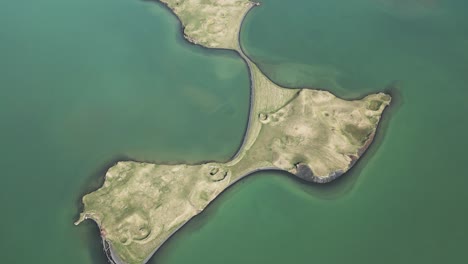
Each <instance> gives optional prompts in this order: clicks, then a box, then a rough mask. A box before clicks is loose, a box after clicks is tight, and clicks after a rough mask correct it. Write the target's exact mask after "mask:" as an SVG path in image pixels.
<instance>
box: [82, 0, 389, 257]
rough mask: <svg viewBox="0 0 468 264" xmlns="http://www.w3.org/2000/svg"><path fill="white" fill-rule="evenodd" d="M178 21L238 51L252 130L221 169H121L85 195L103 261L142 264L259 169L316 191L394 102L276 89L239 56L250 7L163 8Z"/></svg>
mask: <svg viewBox="0 0 468 264" xmlns="http://www.w3.org/2000/svg"><path fill="white" fill-rule="evenodd" d="M160 1H161V2H162V3H163V4H164V5H166V6H167V7H168V9H170V10H171V11H172V12H173V13H174V14H175V15H176V16H177V17H178V19H179V20H180V21H181V24H182V28H183V34H184V36H185V38H186V39H187V40H188V41H189V42H191V43H194V44H197V45H201V46H204V47H206V48H216V49H230V50H234V51H236V52H237V53H238V54H239V56H241V57H242V59H243V60H244V61H245V63H246V64H247V66H248V68H249V73H250V77H251V98H250V102H251V105H250V112H249V122H248V127H247V131H246V134H245V136H244V141H243V144H242V146H241V147H240V149H239V150H238V152H237V154H236V155H235V156H234V157H233V158H232V159H231V160H230V161H228V162H226V163H216V162H209V163H202V164H179V165H167V164H152V163H144V162H133V161H121V162H118V163H116V164H115V165H114V166H113V167H111V168H110V169H109V170H108V171H107V173H106V175H105V181H104V184H103V185H102V187H100V188H99V189H98V190H96V191H94V192H92V193H89V194H87V195H85V196H84V197H83V199H82V201H83V204H84V209H83V212H82V213H81V214H80V217H79V219H78V220H77V221H76V223H75V224H77V225H78V224H79V223H81V222H82V221H84V220H86V219H91V220H93V221H94V222H96V223H97V225H98V226H99V228H100V230H101V238H102V241H103V245H104V249H105V251H106V254H107V256H108V258H109V260H110V261H111V262H112V263H116V264H142V263H146V262H147V261H148V260H149V258H150V257H151V256H152V255H153V254H154V253H155V252H156V250H157V249H158V248H159V247H160V246H161V245H162V244H163V243H164V242H165V241H166V240H167V239H168V238H169V237H170V236H171V235H172V234H173V233H174V232H176V231H177V230H178V229H180V228H181V227H182V226H183V225H184V224H185V223H187V221H189V220H190V219H192V218H193V217H194V216H196V215H197V214H199V213H200V212H201V211H202V210H203V209H204V208H205V207H206V206H207V205H208V204H209V203H210V202H212V201H213V200H214V199H215V198H216V197H217V196H218V195H219V194H220V193H221V192H223V190H225V189H226V188H227V187H228V186H230V185H232V184H234V183H235V182H237V181H239V180H240V179H242V178H244V177H245V176H247V175H250V174H252V173H253V172H256V171H259V170H266V169H269V170H282V171H287V172H289V173H291V174H293V175H296V176H297V177H299V178H301V179H303V180H306V181H310V182H316V183H327V182H330V181H332V180H334V179H336V178H338V177H339V176H341V175H342V174H344V173H345V172H346V171H348V170H349V169H350V168H351V167H352V166H353V165H354V164H355V162H356V161H357V160H358V159H359V158H360V157H361V156H362V155H363V153H364V152H365V150H366V149H367V148H368V147H369V145H370V144H371V142H372V140H373V138H374V135H375V133H376V130H377V127H378V124H379V121H380V119H381V116H382V113H383V111H384V109H385V108H386V107H387V106H388V105H389V104H390V101H391V96H390V95H388V94H384V93H377V94H371V95H368V96H366V97H364V98H362V99H360V100H343V99H340V98H338V97H336V96H334V95H333V94H331V93H330V92H328V91H323V90H314V89H307V88H304V89H289V88H284V87H280V86H279V85H277V84H275V83H274V82H272V81H271V80H270V79H269V78H268V77H267V76H265V75H264V74H263V73H262V71H261V70H260V69H259V68H258V67H257V66H256V65H255V63H254V62H252V61H251V60H250V59H249V57H248V56H247V55H246V54H245V52H244V51H243V50H242V47H241V45H240V41H239V39H240V38H239V34H240V29H241V25H242V21H243V20H244V18H245V16H246V14H247V13H248V11H249V10H251V9H252V7H254V6H257V5H258V3H254V2H251V1H248V0H160Z"/></svg>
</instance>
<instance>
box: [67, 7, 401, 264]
mask: <svg viewBox="0 0 468 264" xmlns="http://www.w3.org/2000/svg"><path fill="white" fill-rule="evenodd" d="M143 1H145V2H151V3H152V4H157V5H160V6H161V7H163V8H165V9H167V10H169V11H170V13H171V14H173V12H172V10H171V9H169V8H168V7H167V6H166V5H164V4H162V3H160V2H159V1H154V0H143ZM173 15H174V14H173ZM174 19H176V20H177V22H178V23H179V25H180V26H179V27H178V28H179V30H180V32H179V33H178V34H176V36H175V37H176V39H177V41H178V42H179V43H181V44H183V45H186V46H188V47H189V48H190V49H192V51H194V52H197V53H199V54H202V55H204V56H217V57H219V56H223V57H226V58H230V59H232V58H237V59H241V58H240V57H239V56H238V54H237V53H236V52H235V51H231V50H223V49H206V48H204V47H201V46H199V45H195V44H193V43H190V42H188V41H187V40H186V39H185V38H184V34H183V30H184V29H183V26H182V24H181V23H180V21H179V20H178V19H177V17H176V16H175V15H174ZM187 44H188V45H187ZM259 68H260V66H259ZM246 69H247V65H246ZM260 70H261V69H260ZM261 71H262V70H261ZM248 72H249V71H248ZM262 72H263V71H262ZM249 73H250V72H249ZM265 76H267V75H266V74H265ZM399 85H400V83H399V82H398V81H395V82H393V83H391V84H390V85H389V86H387V87H386V88H385V89H384V91H385V92H386V93H388V94H390V95H391V96H392V103H391V105H390V106H389V107H388V108H387V109H386V110H385V111H384V114H383V116H382V120H381V122H380V123H379V126H378V129H377V133H376V135H375V138H374V141H373V143H372V144H371V145H370V147H369V148H368V149H367V150H366V152H365V154H364V155H363V156H362V157H361V158H360V159H359V160H358V161H357V162H356V164H355V165H354V166H353V167H352V168H351V169H350V170H349V171H348V172H346V173H345V174H344V175H342V176H341V177H339V178H338V179H336V180H334V181H332V182H330V183H326V184H319V183H311V182H307V181H305V180H302V179H300V178H298V177H296V176H294V175H292V174H290V173H287V172H284V171H273V172H274V173H275V175H278V176H280V177H286V178H287V179H288V180H290V181H292V182H294V184H296V185H297V187H299V188H300V189H301V190H302V191H304V192H305V193H307V194H308V195H311V196H314V197H316V198H319V199H337V198H339V197H341V196H343V195H345V194H347V193H349V192H350V191H351V190H352V189H353V186H354V185H355V183H356V182H357V180H358V176H359V175H360V174H361V173H362V171H363V169H364V167H365V165H366V164H367V163H368V162H370V161H371V159H372V157H373V156H374V154H375V153H376V152H377V151H378V150H379V148H380V146H381V145H382V142H383V140H384V138H385V135H386V131H387V128H388V126H389V123H390V120H391V116H393V115H394V114H395V112H396V111H398V109H399V108H400V107H401V106H402V104H403V100H402V95H401V90H400V87H399ZM289 88H295V87H289ZM340 97H341V98H343V99H348V100H349V99H360V98H361V97H359V98H347V97H346V96H342V95H341V94H340ZM247 119H248V118H247ZM119 161H136V160H132V159H130V158H129V157H127V156H124V155H120V156H116V157H115V158H113V159H111V160H110V161H109V162H106V163H105V164H103V165H102V166H99V168H100V169H98V170H96V171H95V172H94V173H92V174H90V176H89V179H88V180H87V181H85V182H86V186H84V187H83V188H82V190H83V191H82V193H81V195H80V196H79V197H78V200H77V205H78V206H77V214H76V215H75V218H74V220H76V219H77V218H78V215H79V213H80V212H81V211H82V210H83V204H82V202H81V198H82V197H83V196H84V195H85V194H88V193H90V192H92V191H95V190H97V189H98V188H100V187H101V186H102V185H103V183H104V179H105V177H104V176H105V174H106V172H107V170H108V169H109V168H111V167H112V166H114V165H115V164H116V163H117V162H119ZM138 162H151V163H157V164H180V163H184V162H183V161H176V162H158V161H154V160H147V161H142V160H139V161H138ZM205 162H211V161H200V162H197V163H195V164H200V163H205ZM216 162H219V161H216ZM264 172H272V171H268V170H267V171H261V172H256V173H252V174H251V175H249V176H247V177H245V178H244V179H242V180H240V181H239V182H237V183H236V184H234V185H231V186H230V187H228V188H227V189H226V190H224V191H223V192H222V193H221V194H220V195H219V196H218V197H217V198H216V199H215V200H214V201H212V202H211V203H210V204H209V205H208V206H207V207H206V208H205V209H204V211H203V212H201V213H200V214H199V215H197V216H195V217H194V218H192V219H191V220H190V221H189V222H188V223H187V224H185V225H184V227H183V228H181V229H180V230H178V231H177V232H175V233H174V234H173V235H172V236H171V237H170V238H169V239H168V240H167V241H166V242H165V243H164V244H163V245H162V246H161V247H160V248H159V249H158V251H157V252H156V254H155V255H154V256H153V257H151V259H150V260H149V261H148V263H156V262H158V261H156V260H157V259H160V258H161V257H162V254H161V253H162V252H165V251H166V250H165V249H166V248H169V247H170V246H171V244H172V243H173V241H175V240H177V238H179V236H181V235H182V233H183V232H181V230H197V229H200V228H201V227H203V226H204V225H205V224H207V223H208V220H209V218H211V216H212V215H213V214H216V212H217V210H219V206H220V205H221V204H222V202H221V200H222V199H223V197H225V196H226V194H229V195H233V194H234V193H235V192H236V191H238V190H240V188H239V187H240V186H242V185H244V184H248V183H249V181H250V180H252V178H253V177H252V176H253V175H255V177H256V178H257V177H271V174H270V175H268V174H265V173H264ZM233 186H235V187H233ZM233 192H234V193H233ZM79 228H80V231H81V232H80V233H81V235H82V236H83V237H82V239H83V241H85V243H86V244H87V245H88V247H89V249H90V250H89V252H90V254H91V258H92V260H93V263H108V260H107V257H106V255H105V253H104V251H103V249H102V244H101V240H100V239H96V237H99V233H100V231H99V228H98V227H97V225H96V224H95V223H94V222H92V221H85V222H83V223H82V224H81V225H80V227H79Z"/></svg>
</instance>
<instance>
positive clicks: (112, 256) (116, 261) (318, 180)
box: [86, 0, 393, 264]
mask: <svg viewBox="0 0 468 264" xmlns="http://www.w3.org/2000/svg"><path fill="white" fill-rule="evenodd" d="M143 1H146V2H152V3H157V4H160V5H162V6H163V7H164V8H165V9H167V10H169V11H170V12H171V13H172V14H173V15H174V16H175V17H176V19H177V21H178V22H179V23H180V27H179V30H180V31H181V34H182V36H183V38H184V40H185V41H186V43H190V44H192V45H195V46H198V47H200V45H199V44H196V43H193V42H192V41H191V39H190V38H188V37H187V36H186V35H185V33H184V28H185V26H184V25H183V23H182V21H181V20H180V19H179V18H178V17H177V15H176V14H175V13H174V11H173V10H172V9H171V8H170V7H169V6H168V5H167V4H165V3H163V2H160V1H158V0H143ZM259 5H260V3H258V2H252V5H251V6H250V8H249V9H248V10H247V12H245V13H244V15H243V17H242V19H241V25H240V27H239V31H238V32H237V33H238V34H237V35H238V39H237V46H238V49H237V50H234V51H235V52H237V53H238V54H239V56H240V57H241V58H242V60H243V61H244V63H245V64H246V66H247V70H248V74H249V81H250V96H249V111H248V120H247V125H246V129H245V133H244V135H243V137H242V142H241V144H240V146H239V148H238V150H237V151H236V152H235V154H234V155H233V156H232V157H231V158H230V159H228V160H227V161H228V162H229V161H232V160H235V159H236V158H238V157H239V155H240V154H242V149H243V148H244V145H245V142H246V140H247V139H248V138H249V130H250V128H251V122H252V115H251V114H252V110H253V103H254V100H253V99H254V96H255V89H254V85H255V82H254V77H253V75H252V68H251V65H250V63H249V62H251V63H253V61H252V60H251V59H250V57H249V56H248V55H247V53H245V50H244V48H243V47H242V44H241V31H242V27H243V24H244V21H245V19H246V17H247V15H248V14H249V13H250V11H251V10H252V9H253V8H254V7H256V6H259ZM203 48H204V49H206V50H229V51H232V50H231V49H227V48H206V47H203ZM257 68H258V70H259V71H260V72H261V73H262V74H263V75H264V76H265V77H266V78H267V79H268V80H269V81H271V82H272V83H274V84H275V85H277V86H281V85H279V84H278V83H276V82H275V81H274V80H272V79H271V78H270V77H268V75H266V74H265V73H264V72H263V70H262V69H261V68H260V67H258V66H257ZM281 87H283V88H288V89H294V88H295V87H284V86H281ZM301 89H314V90H319V91H327V90H322V89H316V88H310V87H309V88H301ZM387 93H388V94H390V95H391V96H392V98H393V95H392V92H391V91H390V92H387ZM335 96H336V95H335ZM337 97H338V96H337ZM363 97H364V96H363ZM363 97H361V98H363ZM338 98H340V97H338ZM356 99H360V98H356ZM347 100H349V99H347ZM352 100H354V99H352ZM385 112H386V110H384V111H383V113H385ZM383 113H382V119H383V118H384V114H383ZM380 126H381V122H379V123H378V125H377V128H376V131H375V132H374V133H373V134H372V135H371V136H370V137H369V140H368V142H367V143H366V145H365V146H364V147H363V148H362V149H361V150H360V151H359V152H360V155H359V157H361V156H362V155H364V154H365V153H366V152H367V150H368V149H369V147H370V146H371V145H372V143H373V142H374V138H375V135H376V133H378V132H377V130H379V127H380ZM128 160H129V161H134V160H131V159H128ZM358 160H359V159H358ZM358 160H355V161H352V162H351V163H350V165H349V167H348V170H347V171H346V172H341V171H337V172H334V173H332V174H330V175H329V176H327V177H317V176H315V175H313V174H312V175H311V178H309V179H304V178H302V177H298V176H297V175H294V174H292V173H290V172H287V171H284V170H282V169H279V168H276V167H261V168H257V169H255V170H252V171H249V172H247V173H245V174H243V175H241V176H239V177H238V178H236V179H235V180H233V181H232V182H230V183H229V184H228V185H227V186H226V188H225V189H223V190H222V191H221V192H220V193H219V194H218V195H217V197H216V198H215V199H213V200H212V201H210V202H209V203H208V205H207V206H206V207H208V206H210V205H211V204H212V203H213V202H214V201H215V200H216V199H217V198H218V197H220V196H221V195H222V194H223V193H224V192H226V191H227V190H228V189H230V188H231V187H232V186H233V185H234V184H235V183H237V182H239V181H241V180H243V179H244V178H246V177H248V176H250V175H253V174H255V173H256V172H260V171H282V172H286V173H288V174H290V175H292V176H293V178H294V179H296V180H299V181H301V182H305V183H307V184H311V183H312V184H324V183H329V182H332V181H334V180H336V179H338V178H340V177H341V176H343V175H345V174H348V173H349V172H350V169H351V168H352V167H354V165H355V164H357V161H358ZM136 162H143V163H144V161H136ZM208 162H211V161H206V160H205V161H201V162H197V163H193V164H205V163H208ZM113 163H115V162H113ZM159 164H170V163H159ZM104 180H105V175H104ZM206 207H205V208H206ZM201 212H202V211H201ZM199 214H200V212H199V213H198V214H197V215H195V216H194V217H192V218H190V219H188V220H187V221H185V222H183V223H182V224H181V225H180V226H179V227H178V228H176V229H175V230H174V231H173V232H171V233H170V234H169V235H168V236H167V238H166V239H164V240H163V242H162V243H161V244H160V245H159V246H158V247H157V248H155V249H154V251H153V252H152V253H151V254H150V255H149V256H148V258H147V259H145V260H144V261H143V263H147V262H148V261H149V260H150V259H151V258H152V257H153V256H154V254H155V253H156V252H157V251H158V250H159V249H160V248H161V247H162V246H163V245H165V244H166V242H167V241H168V240H169V239H171V238H172V237H173V235H174V234H175V233H177V231H179V230H180V229H181V228H182V227H184V226H185V225H186V224H187V223H188V222H190V221H191V220H192V219H194V218H195V217H196V216H198V215H199ZM86 219H91V220H93V221H94V222H95V223H96V224H97V225H98V227H99V229H100V230H101V227H100V225H99V223H98V222H97V221H96V220H95V219H93V218H86ZM101 239H102V244H103V249H104V252H105V254H106V256H107V258H108V260H109V261H110V263H113V264H127V263H125V262H123V261H122V260H121V259H120V258H119V257H118V255H117V254H116V252H115V250H114V249H113V247H112V244H111V243H110V242H108V241H107V240H106V238H105V236H104V235H102V233H101Z"/></svg>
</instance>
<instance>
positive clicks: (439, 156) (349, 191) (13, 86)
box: [0, 0, 468, 264]
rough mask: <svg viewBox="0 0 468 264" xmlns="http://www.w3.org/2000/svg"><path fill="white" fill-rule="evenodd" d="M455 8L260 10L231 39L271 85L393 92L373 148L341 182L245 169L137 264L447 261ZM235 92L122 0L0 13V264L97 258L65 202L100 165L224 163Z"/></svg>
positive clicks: (458, 187) (458, 231)
mask: <svg viewBox="0 0 468 264" xmlns="http://www.w3.org/2000/svg"><path fill="white" fill-rule="evenodd" d="M467 8H468V2H466V1H461V0H459V1H457V0H447V1H438V0H407V1H402V0H348V1H338V0H314V1H307V0H294V1H288V2H287V4H286V2H285V1H280V0H264V1H262V5H261V6H260V7H256V8H255V9H253V10H252V11H251V12H250V13H249V15H248V16H247V18H246V21H245V23H244V25H243V28H242V34H241V42H242V45H243V47H244V49H245V50H246V52H247V54H248V55H249V56H250V57H251V58H252V59H253V60H254V61H255V62H257V63H258V65H259V66H260V68H261V69H262V70H263V71H264V72H265V73H266V74H267V75H268V76H269V77H270V78H272V79H273V80H274V81H276V82H278V83H280V84H282V85H286V86H290V87H314V88H320V89H327V90H330V91H332V92H334V93H335V94H337V95H338V96H340V97H344V98H360V97H362V96H364V95H365V94H367V93H371V92H377V91H382V90H384V89H386V88H388V87H389V86H391V87H393V90H392V92H393V93H394V95H395V101H394V104H393V105H392V107H391V108H390V109H389V110H388V111H387V112H386V113H385V116H384V120H383V123H382V126H381V130H380V131H379V133H378V135H377V138H376V142H375V143H376V144H373V145H372V146H371V148H370V150H369V152H368V153H367V155H365V156H364V157H363V158H362V160H361V161H360V162H358V164H357V165H356V167H355V168H353V169H352V171H351V172H350V173H348V174H347V175H346V176H345V177H343V178H342V179H340V180H338V181H336V182H334V183H332V184H329V185H312V184H304V183H302V182H300V181H298V180H296V179H294V178H292V177H291V176H288V175H287V174H285V173H278V172H261V173H256V174H254V175H252V176H250V177H248V178H246V179H245V180H243V181H241V182H240V183H238V184H236V185H235V186H233V187H232V188H230V189H229V190H228V191H226V192H225V193H224V194H222V196H221V197H220V198H219V199H217V200H216V201H215V202H214V203H213V204H211V205H210V206H209V207H208V208H207V210H206V211H205V212H204V213H202V214H201V215H200V216H198V217H196V218H195V219H194V220H193V221H191V222H190V223H189V224H188V225H187V226H186V227H184V228H183V229H181V230H180V231H179V232H178V233H176V235H175V236H174V237H173V238H172V239H170V240H169V241H168V243H166V244H165V245H164V246H163V247H162V248H161V250H160V251H158V253H157V254H156V255H155V256H154V257H153V259H152V260H151V261H150V262H151V263H164V264H182V263H203V264H208V263H228V264H229V263H233V264H234V263H236V264H237V263H245V264H247V263H255V264H257V263H278V264H279V263H281V264H282V263H304V264H305V263H307V264H309V263H323V264H337V263H359V264H361V263H369V264H370V263H389V264H390V263H434V264H435V263H437V264H438V263H464V262H466V260H467V259H468V252H467V251H466V248H467V247H468V226H467V225H466V223H468V207H467V201H468V192H467V188H468V177H467V176H466V172H464V167H463V165H465V164H467V162H468V155H467V154H466V149H467V148H468V140H467V139H466V135H467V134H468V118H467V114H468V104H467V103H466V101H467V100H468V87H467V86H468V74H466V73H467V72H468V16H466V14H465V10H467ZM248 107H249V79H248V72H247V68H246V66H245V64H244V63H243V61H242V60H241V59H240V58H239V57H238V56H237V55H236V54H235V53H234V52H228V51H214V50H206V49H203V48H200V47H197V46H194V45H190V44H188V43H187V42H186V41H184V40H183V38H182V36H181V34H180V24H179V22H178V21H177V19H176V18H175V17H174V16H173V15H172V14H170V13H169V12H167V10H165V9H164V8H162V7H161V6H160V5H156V4H151V3H144V2H141V1H136V0H112V1H111V0H83V1H70V0H62V1H59V0H40V1H31V0H26V1H3V2H2V3H0V120H1V124H2V125H1V129H0V166H1V167H2V173H1V178H2V184H1V186H2V191H1V192H0V197H1V207H0V210H1V212H2V217H1V218H0V219H1V220H0V234H1V235H2V240H1V242H0V245H1V246H0V253H1V256H2V257H1V258H2V261H1V262H2V263H47V264H50V263H57V264H58V263H71V264H75V263H76V264H84V263H102V264H104V263H106V260H105V256H104V254H103V253H102V250H101V245H100V240H99V236H98V230H97V228H96V227H95V226H94V224H92V223H91V222H88V223H86V224H83V225H80V226H78V227H75V226H74V225H73V222H74V221H75V220H76V217H77V214H78V212H79V210H80V202H79V200H80V198H81V196H82V195H83V194H84V193H86V192H89V191H92V190H93V189H95V188H97V187H98V186H99V184H100V181H101V179H102V175H103V174H104V171H105V169H106V167H108V166H109V165H110V164H112V162H114V161H116V160H121V159H124V160H128V159H132V160H145V161H154V162H199V161H203V160H218V161H225V160H228V159H229V158H230V157H231V156H233V155H234V154H235V152H236V150H237V148H238V147H239V145H240V143H241V141H242V136H243V134H244V130H245V128H246V122H247V116H248Z"/></svg>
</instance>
